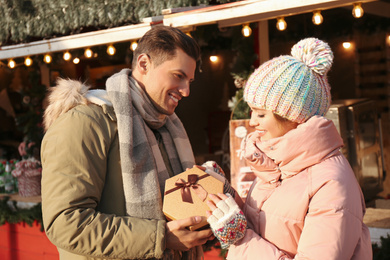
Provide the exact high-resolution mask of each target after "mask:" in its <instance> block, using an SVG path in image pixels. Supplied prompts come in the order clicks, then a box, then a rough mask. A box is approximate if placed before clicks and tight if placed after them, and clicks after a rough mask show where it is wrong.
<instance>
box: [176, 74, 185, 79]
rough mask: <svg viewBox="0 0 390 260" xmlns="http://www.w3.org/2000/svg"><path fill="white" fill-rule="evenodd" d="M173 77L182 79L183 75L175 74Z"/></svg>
mask: <svg viewBox="0 0 390 260" xmlns="http://www.w3.org/2000/svg"><path fill="white" fill-rule="evenodd" d="M175 77H176V78H178V79H182V78H183V75H181V74H175Z"/></svg>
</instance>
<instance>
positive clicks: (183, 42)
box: [132, 26, 200, 68]
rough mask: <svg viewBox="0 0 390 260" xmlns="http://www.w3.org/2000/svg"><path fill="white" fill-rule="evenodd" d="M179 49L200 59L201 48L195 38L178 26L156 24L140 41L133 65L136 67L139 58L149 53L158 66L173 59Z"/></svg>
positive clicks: (196, 59) (195, 58) (197, 59)
mask: <svg viewBox="0 0 390 260" xmlns="http://www.w3.org/2000/svg"><path fill="white" fill-rule="evenodd" d="M177 49H181V50H183V51H184V52H185V53H186V54H187V55H188V56H190V57H191V58H193V59H194V60H195V61H196V62H197V61H199V60H200V48H199V45H198V44H197V43H196V41H195V40H194V39H193V38H191V37H190V36H188V35H186V34H185V33H183V32H182V31H180V30H179V29H177V28H173V27H169V26H154V27H152V29H150V30H149V31H147V32H146V33H145V35H144V36H142V38H141V39H140V40H139V41H138V47H137V48H136V49H135V51H134V56H133V62H132V66H133V68H135V66H136V65H137V58H138V56H139V55H140V54H142V53H145V54H147V55H149V57H150V59H151V60H152V62H153V64H154V66H158V65H160V64H161V63H163V62H165V61H167V60H171V59H173V58H174V57H175V55H176V50H177Z"/></svg>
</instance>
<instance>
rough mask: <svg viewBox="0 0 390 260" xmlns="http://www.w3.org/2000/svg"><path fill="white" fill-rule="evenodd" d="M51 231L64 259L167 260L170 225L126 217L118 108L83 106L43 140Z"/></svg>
mask: <svg viewBox="0 0 390 260" xmlns="http://www.w3.org/2000/svg"><path fill="white" fill-rule="evenodd" d="M41 157H42V158H41V159H42V166H43V171H42V211H43V222H44V226H45V231H46V234H47V236H48V238H49V239H50V241H51V242H52V243H53V244H54V245H56V246H57V248H58V251H59V254H60V258H61V260H65V259H69V260H79V259H80V260H81V259H84V260H85V259H145V258H162V257H163V252H164V249H165V240H164V236H165V221H163V220H148V219H139V218H134V217H129V216H126V213H125V199H124V192H123V183H122V174H121V165H120V157H119V146H118V132H117V124H116V117H115V113H114V111H113V108H112V107H110V106H107V105H103V106H98V105H94V104H89V105H78V106H76V107H75V108H73V109H71V110H69V111H68V112H66V113H64V114H62V115H61V116H59V117H58V118H57V119H56V120H55V121H54V123H53V124H52V125H51V126H50V128H49V129H48V131H47V132H46V134H45V136H44V139H43V142H42V152H41Z"/></svg>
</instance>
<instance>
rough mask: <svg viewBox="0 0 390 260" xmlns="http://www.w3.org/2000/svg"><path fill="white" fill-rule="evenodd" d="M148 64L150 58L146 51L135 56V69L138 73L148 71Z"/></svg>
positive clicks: (149, 64)
mask: <svg viewBox="0 0 390 260" xmlns="http://www.w3.org/2000/svg"><path fill="white" fill-rule="evenodd" d="M150 66H151V60H150V57H149V55H147V54H146V53H142V54H140V55H139V56H138V58H137V70H138V71H139V72H140V73H142V74H145V73H146V72H148V70H149V68H150Z"/></svg>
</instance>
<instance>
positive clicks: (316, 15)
mask: <svg viewBox="0 0 390 260" xmlns="http://www.w3.org/2000/svg"><path fill="white" fill-rule="evenodd" d="M312 21H313V23H314V24H315V25H320V24H322V22H323V21H324V18H323V17H322V15H321V11H315V12H314V13H313V19H312Z"/></svg>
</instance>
